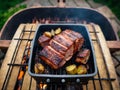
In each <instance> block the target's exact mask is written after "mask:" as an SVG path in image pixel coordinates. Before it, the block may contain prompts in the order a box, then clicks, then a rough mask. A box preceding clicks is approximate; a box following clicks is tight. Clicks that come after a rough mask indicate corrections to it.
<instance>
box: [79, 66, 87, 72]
mask: <svg viewBox="0 0 120 90" xmlns="http://www.w3.org/2000/svg"><path fill="white" fill-rule="evenodd" d="M86 73H87V68H86V67H85V65H79V66H78V68H77V74H86Z"/></svg>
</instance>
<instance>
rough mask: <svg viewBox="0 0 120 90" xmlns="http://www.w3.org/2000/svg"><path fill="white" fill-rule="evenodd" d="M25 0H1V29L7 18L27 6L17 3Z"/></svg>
mask: <svg viewBox="0 0 120 90" xmlns="http://www.w3.org/2000/svg"><path fill="white" fill-rule="evenodd" d="M23 1H24V0H11V1H10V0H0V30H1V28H2V26H3V25H4V23H5V22H6V21H7V19H8V18H9V17H10V16H11V15H13V14H14V13H15V12H17V11H19V10H21V9H23V8H26V5H18V6H16V5H17V4H19V3H21V2H23Z"/></svg>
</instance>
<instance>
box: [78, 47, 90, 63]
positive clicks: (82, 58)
mask: <svg viewBox="0 0 120 90" xmlns="http://www.w3.org/2000/svg"><path fill="white" fill-rule="evenodd" d="M89 56H90V50H89V49H84V50H82V51H80V52H79V53H78V55H77V58H76V62H78V63H82V64H86V63H87V61H88V59H89Z"/></svg>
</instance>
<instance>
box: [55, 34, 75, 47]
mask: <svg viewBox="0 0 120 90" xmlns="http://www.w3.org/2000/svg"><path fill="white" fill-rule="evenodd" d="M53 39H54V40H55V41H57V42H59V43H60V44H62V45H64V46H66V47H68V48H69V47H70V46H71V45H72V44H73V42H72V41H71V40H69V39H66V38H65V37H63V35H60V34H59V35H56V36H55V37H54V38H53Z"/></svg>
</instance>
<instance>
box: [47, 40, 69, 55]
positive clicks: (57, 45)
mask: <svg viewBox="0 0 120 90" xmlns="http://www.w3.org/2000/svg"><path fill="white" fill-rule="evenodd" d="M49 44H50V46H51V47H52V48H54V49H55V50H56V51H58V52H59V53H61V54H62V55H65V53H66V51H67V50H68V47H66V46H64V45H62V44H60V43H58V42H57V41H55V40H54V39H52V40H51V41H50V43H49Z"/></svg>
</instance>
